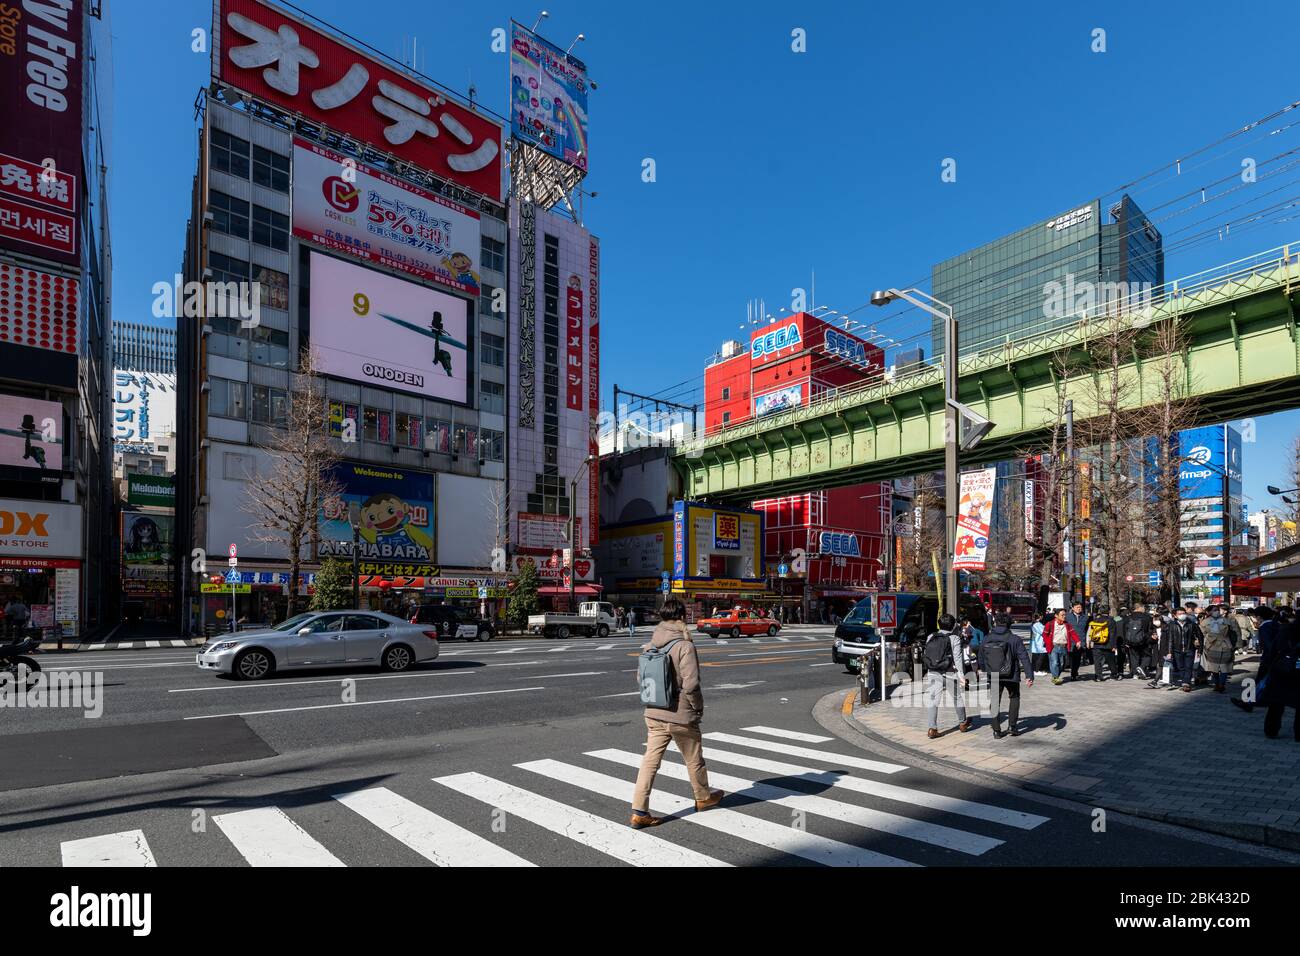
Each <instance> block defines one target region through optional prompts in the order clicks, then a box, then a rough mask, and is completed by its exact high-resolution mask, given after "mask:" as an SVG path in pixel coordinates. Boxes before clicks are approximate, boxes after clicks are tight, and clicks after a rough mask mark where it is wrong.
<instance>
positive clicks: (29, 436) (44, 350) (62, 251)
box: [0, 0, 117, 639]
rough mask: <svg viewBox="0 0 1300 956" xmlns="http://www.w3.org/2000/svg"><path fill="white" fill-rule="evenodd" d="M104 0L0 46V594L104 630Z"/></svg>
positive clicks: (40, 613)
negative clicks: (1, 109)
mask: <svg viewBox="0 0 1300 956" xmlns="http://www.w3.org/2000/svg"><path fill="white" fill-rule="evenodd" d="M109 17H110V5H109V4H108V3H97V4H88V3H86V2H84V0H67V2H64V3H58V4H28V5H24V11H23V15H22V16H21V17H20V18H19V20H18V21H17V23H16V25H15V24H8V23H7V24H6V29H8V30H9V32H8V34H7V36H8V37H9V40H8V43H9V49H8V50H7V51H6V52H7V53H8V54H9V55H7V56H4V57H0V89H3V90H4V91H5V93H6V99H5V113H4V121H3V122H2V123H0V604H4V603H7V602H8V601H9V600H11V599H14V598H17V599H19V600H21V601H23V603H25V604H27V605H28V606H29V608H30V609H31V612H32V614H31V624H32V625H33V626H37V627H40V628H42V629H43V630H44V631H45V632H46V634H47V635H50V634H53V633H59V634H61V636H62V637H65V638H83V639H84V638H88V637H94V636H97V635H101V634H104V633H106V632H107V631H109V630H111V628H112V627H113V625H114V623H115V619H116V615H117V607H116V593H117V587H116V561H115V559H114V557H113V556H114V555H116V553H117V547H116V534H115V531H114V527H113V522H112V520H111V519H112V514H113V509H112V507H111V505H110V484H109V482H110V478H109V475H110V466H111V432H112V429H111V427H110V405H109V403H110V394H109V390H110V375H111V369H112V364H111V363H112V342H111V336H110V332H109V325H110V321H111V319H110V306H109V301H110V295H111V278H110V276H111V272H112V251H111V243H110V238H109V226H108V171H109V169H110V168H111V145H110V143H111V140H110V136H111V125H112V124H111V107H110V103H109V99H110V97H111V73H112V43H111V25H110V23H109Z"/></svg>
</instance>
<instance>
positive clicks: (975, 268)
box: [930, 195, 1165, 355]
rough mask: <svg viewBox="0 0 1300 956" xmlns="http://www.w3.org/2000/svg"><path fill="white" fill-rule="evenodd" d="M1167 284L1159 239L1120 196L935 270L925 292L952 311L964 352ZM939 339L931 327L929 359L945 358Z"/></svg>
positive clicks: (937, 328) (938, 329) (939, 326)
mask: <svg viewBox="0 0 1300 956" xmlns="http://www.w3.org/2000/svg"><path fill="white" fill-rule="evenodd" d="M1103 216H1104V217H1105V218H1104V221H1103ZM1164 281H1165V278H1164V240H1163V238H1162V237H1161V235H1160V232H1159V230H1157V229H1156V228H1155V226H1154V225H1153V224H1152V223H1151V221H1150V220H1149V219H1148V218H1147V217H1146V216H1145V215H1144V214H1143V212H1142V210H1141V209H1140V208H1139V207H1138V205H1137V204H1136V203H1135V202H1134V201H1133V200H1132V199H1131V198H1130V197H1129V196H1127V195H1125V196H1123V197H1122V198H1121V199H1120V200H1119V201H1118V202H1115V203H1113V204H1111V205H1110V206H1108V207H1106V208H1105V209H1103V205H1102V201H1101V200H1100V199H1094V200H1092V201H1090V202H1087V203H1084V204H1082V205H1080V206H1077V207H1075V208H1073V209H1070V210H1068V211H1066V212H1063V213H1060V214H1059V215H1056V216H1053V217H1052V218H1050V219H1047V220H1045V221H1042V222H1037V223H1035V224H1033V225H1032V226H1027V227H1025V228H1024V229H1021V230H1019V231H1017V232H1014V233H1012V234H1011V235H1009V236H1003V237H1002V238H1000V239H995V240H993V241H992V242H988V243H985V244H984V245H982V246H979V247H977V248H975V249H971V250H968V251H967V252H963V253H961V254H960V255H956V256H953V257H952V258H950V259H945V260H944V261H942V262H939V263H936V264H935V266H934V267H933V269H932V270H931V282H930V285H931V291H932V292H933V294H934V296H935V298H937V299H939V300H940V301H942V302H946V303H948V304H949V305H951V306H952V307H953V311H954V313H955V314H956V317H957V322H958V347H959V349H960V350H961V351H963V352H969V351H979V350H981V349H986V348H991V347H994V346H997V345H1000V344H1002V343H1004V342H1006V341H1009V340H1012V339H1017V338H1021V337H1023V336H1027V335H1033V334H1035V333H1040V332H1047V331H1050V330H1051V329H1053V328H1059V327H1061V326H1065V325H1073V324H1074V323H1076V322H1078V321H1079V319H1080V318H1081V317H1082V315H1083V314H1084V312H1085V311H1086V312H1087V313H1088V314H1090V315H1097V314H1102V313H1105V312H1107V311H1114V310H1116V309H1118V308H1120V307H1121V303H1126V302H1127V301H1129V298H1130V296H1132V297H1136V298H1135V299H1134V300H1133V301H1137V300H1138V299H1140V297H1141V295H1142V293H1143V292H1144V290H1151V289H1154V288H1156V287H1158V286H1160V285H1162V284H1163V283H1164ZM943 336H944V330H943V323H942V322H940V321H939V320H938V319H935V320H934V322H933V325H932V332H931V342H932V348H933V352H934V354H935V355H942V354H943V351H944V341H943Z"/></svg>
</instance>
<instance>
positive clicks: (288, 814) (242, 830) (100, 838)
mask: <svg viewBox="0 0 1300 956" xmlns="http://www.w3.org/2000/svg"><path fill="white" fill-rule="evenodd" d="M740 731H741V732H739V733H731V732H723V731H717V732H709V733H706V734H705V759H706V760H707V762H708V764H709V782H710V785H711V786H713V787H718V788H721V789H723V790H725V791H726V792H727V794H728V796H727V798H726V799H725V800H724V801H723V802H722V804H721V805H720V806H718V807H715V808H713V809H710V810H708V811H704V812H696V810H695V805H694V800H693V798H692V797H691V796H690V787H689V777H688V773H687V769H686V766H685V765H684V763H682V762H681V760H680V754H679V753H678V752H677V750H676V747H675V746H673V747H670V749H669V753H668V754H667V755H665V758H664V762H663V764H662V765H661V767H660V769H659V773H658V776H657V778H656V780H655V787H654V790H653V793H652V795H651V806H650V810H651V811H652V812H654V813H656V814H658V815H661V816H664V817H666V818H668V819H667V820H666V821H665V823H664V824H663V825H661V826H659V827H655V828H652V829H648V830H633V829H632V828H631V827H629V826H628V822H627V821H628V809H629V807H630V805H631V801H632V797H633V789H634V787H635V779H636V774H637V770H638V768H639V767H640V764H641V754H640V753H638V752H634V751H633V750H623V749H619V748H617V747H610V748H602V749H595V750H587V751H575V752H572V753H566V754H561V755H558V756H545V757H540V758H538V759H532V760H525V761H522V762H520V763H515V764H507V765H505V766H504V767H502V768H500V769H498V770H496V771H495V772H494V773H486V772H480V771H478V770H471V771H467V772H461V773H450V774H443V775H438V776H433V777H432V778H425V777H422V776H421V777H420V778H418V779H416V780H414V781H412V780H411V779H409V778H393V779H390V780H388V781H386V782H387V783H390V784H391V785H392V786H371V787H367V788H364V789H353V790H346V791H344V792H340V793H335V794H331V795H330V796H329V798H327V799H326V800H325V802H326V804H332V805H335V806H338V807H342V808H345V809H343V810H340V811H339V812H337V813H333V814H329V813H326V814H324V815H321V814H314V815H313V814H310V813H305V812H304V809H303V807H302V805H301V804H299V803H293V802H290V803H289V805H288V806H277V805H275V801H274V800H268V801H266V803H267V805H264V806H253V807H250V808H248V809H237V810H232V811H230V812H224V813H216V814H213V816H212V822H213V823H214V824H215V828H214V829H215V832H217V833H219V834H220V835H221V838H222V839H224V841H225V843H226V844H228V848H223V851H222V853H221V854H216V855H215V856H216V857H217V858H214V859H211V860H209V859H191V858H189V855H188V854H187V853H182V852H181V851H180V850H178V849H177V848H176V847H175V846H174V845H173V844H171V843H160V845H159V847H158V848H157V850H155V849H154V848H151V847H150V844H149V837H148V833H147V832H146V831H147V829H148V825H149V822H146V823H145V824H142V825H139V826H135V827H133V828H130V829H120V830H114V831H113V832H106V833H101V834H91V835H89V836H85V837H81V838H78V839H71V840H65V841H63V842H61V844H60V847H59V850H60V857H61V859H62V863H63V865H64V866H116V867H128V866H159V865H163V866H165V865H204V864H205V863H209V862H211V863H222V862H228V860H229V859H230V858H231V857H230V849H233V851H234V853H236V854H238V857H239V858H242V860H243V862H244V863H245V864H247V865H249V866H270V867H279V866H347V865H350V861H351V865H356V863H357V862H358V861H357V860H356V859H355V857H356V847H357V845H358V839H360V840H361V841H362V842H363V843H364V845H366V846H367V847H370V848H371V849H372V851H373V852H372V853H371V856H370V859H376V858H377V859H389V858H391V857H393V856H398V857H399V858H407V857H409V853H403V852H402V851H401V850H400V849H399V847H404V848H405V850H406V851H409V852H413V853H414V854H417V855H418V856H419V857H421V858H423V859H424V860H426V861H428V862H429V863H432V864H434V865H437V866H449V867H455V866H520V867H532V866H546V865H563V864H566V863H571V862H572V861H571V859H570V858H569V856H568V852H570V851H571V852H572V853H576V854H578V855H579V858H580V859H583V860H594V859H605V860H612V861H617V862H619V863H623V864H627V865H631V866H660V867H663V866H673V867H680V866H691V867H697V866H700V867H706V866H707V867H719V866H721V867H730V866H736V865H744V864H745V863H746V862H749V861H752V860H754V859H755V858H756V854H757V855H759V856H760V857H761V858H762V859H763V861H764V862H768V861H775V862H794V861H806V862H811V863H815V864H820V865H824V866H858V867H861V866H879V867H884V866H891V867H915V866H929V865H935V864H940V863H950V862H961V861H962V860H969V859H970V858H972V857H983V856H985V855H986V854H990V853H996V852H997V850H998V849H999V848H1000V847H1002V846H1004V845H1005V844H1006V843H1007V841H1008V840H1012V839H1015V838H1016V837H1017V836H1018V835H1020V834H1023V833H1025V832H1026V831H1030V830H1033V829H1035V828H1037V827H1039V826H1041V825H1042V824H1044V823H1047V822H1048V817H1046V816H1042V815H1039V814H1035V813H1030V812H1026V811H1024V810H1020V809H1016V808H1014V807H1010V806H1003V805H1000V804H998V803H991V802H983V801H980V800H971V799H966V798H963V797H957V796H952V795H950V794H947V793H941V792H936V789H934V787H936V786H937V784H931V786H930V787H925V786H915V785H913V786H905V785H903V784H901V783H894V782H888V778H896V775H897V774H899V773H902V772H903V771H905V770H907V769H908V768H907V767H905V766H903V765H901V764H893V763H888V762H885V761H881V760H872V759H869V758H866V757H863V756H860V755H858V754H853V753H846V752H845V751H846V750H850V749H851V748H850V747H849V746H848V745H846V744H845V743H843V742H842V741H840V740H838V739H837V738H834V737H829V736H824V735H821V734H810V733H807V732H805V731H798V730H790V729H786V728H781V727H768V726H750V727H744V728H740ZM777 757H781V758H785V759H777ZM795 759H797V761H798V762H794V761H795ZM719 767H726V768H728V770H739V771H741V772H745V771H748V772H749V776H740V775H737V774H735V773H731V772H724V771H722V770H720V769H718V768H719ZM882 778H885V779H882ZM904 779H905V778H904ZM399 787H400V789H402V790H404V791H405V792H404V793H399V792H398V791H397V789H394V788H399ZM476 806H477V807H479V811H478V812H474V811H473V809H472V808H473V807H476ZM326 809H328V807H327V808H326ZM484 811H486V812H484ZM500 821H509V825H508V826H507V825H501V826H497V825H496V823H497V822H500ZM514 821H521V822H522V825H526V827H527V828H533V831H532V832H533V833H534V834H535V833H538V832H543V831H544V832H546V833H549V834H550V837H547V838H543V839H542V841H541V843H540V844H539V841H538V839H537V837H536V836H535V835H534V836H533V837H532V838H530V839H522V838H519V837H515V834H517V833H518V832H519V830H520V826H521V824H516V823H515V822H514ZM151 822H153V823H155V824H156V823H157V820H156V818H154V819H153V821H151ZM345 828H347V829H345ZM352 828H360V833H361V835H360V837H359V838H358V837H357V835H356V832H357V831H356V830H354V829H352ZM345 836H346V838H345ZM512 837H513V839H512ZM539 845H545V846H549V847H550V849H549V850H547V851H544V852H543V851H539V850H538V847H539ZM565 847H568V848H569V849H568V851H566V850H565V849H564V848H565ZM178 854H179V857H178ZM773 854H775V856H773ZM0 863H3V861H2V860H0Z"/></svg>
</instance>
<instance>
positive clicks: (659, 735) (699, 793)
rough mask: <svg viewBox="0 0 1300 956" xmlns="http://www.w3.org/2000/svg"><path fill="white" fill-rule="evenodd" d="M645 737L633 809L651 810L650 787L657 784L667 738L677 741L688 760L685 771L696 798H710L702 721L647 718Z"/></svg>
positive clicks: (686, 760) (683, 757)
mask: <svg viewBox="0 0 1300 956" xmlns="http://www.w3.org/2000/svg"><path fill="white" fill-rule="evenodd" d="M645 726H646V730H647V731H648V735H647V738H646V747H645V759H644V760H642V761H641V772H640V773H638V774H637V775H636V792H635V793H634V794H633V795H632V809H633V810H642V811H649V809H650V788H651V787H653V786H654V782H655V774H656V773H658V772H659V764H660V763H661V762H662V761H663V758H664V751H665V750H667V749H668V741H670V740H671V741H672V742H673V743H675V744H677V749H678V750H680V751H681V752H682V760H684V761H685V762H686V771H687V773H688V774H690V778H691V789H692V790H694V791H695V799H696V800H707V799H708V797H709V794H710V793H711V792H712V791H711V790H710V789H709V771H708V768H707V767H706V766H705V765H704V754H703V752H702V751H703V746H704V745H703V741H702V740H701V739H700V725H699V724H671V723H669V722H668V721H666V720H654V719H653V718H651V717H647V718H646V719H645Z"/></svg>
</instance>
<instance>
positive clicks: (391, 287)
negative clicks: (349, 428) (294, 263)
mask: <svg viewBox="0 0 1300 956" xmlns="http://www.w3.org/2000/svg"><path fill="white" fill-rule="evenodd" d="M310 268H311V295H310V309H311V333H310V340H311V347H312V348H313V349H314V350H315V351H316V352H317V354H318V355H319V359H320V364H319V369H320V371H321V372H323V373H325V374H327V375H336V376H338V377H339V378H346V379H351V380H352V381H354V382H362V383H364V384H366V385H374V386H376V387H380V388H392V389H396V390H398V391H401V392H414V393H415V394H417V395H424V396H426V397H428V398H436V399H441V400H442V401H446V402H456V403H458V404H461V405H464V404H466V403H468V402H469V400H470V360H471V358H472V356H471V353H470V328H469V303H468V302H466V301H465V300H464V299H461V298H457V297H456V296H454V295H448V294H446V293H445V292H439V291H438V290H436V289H430V288H428V287H427V286H422V285H417V284H415V283H414V282H408V281H406V280H405V279H398V278H396V277H395V276H390V275H387V274H386V273H383V272H376V271H375V270H373V269H367V268H364V267H363V266H357V265H353V264H352V263H350V262H344V261H342V260H340V259H334V258H332V257H330V256H326V255H322V254H321V253H319V252H313V253H311V264H310Z"/></svg>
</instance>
